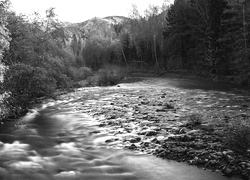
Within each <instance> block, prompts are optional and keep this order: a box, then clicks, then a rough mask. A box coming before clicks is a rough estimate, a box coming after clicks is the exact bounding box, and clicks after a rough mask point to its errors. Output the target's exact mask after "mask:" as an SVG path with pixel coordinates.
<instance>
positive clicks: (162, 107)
mask: <svg viewBox="0 0 250 180" xmlns="http://www.w3.org/2000/svg"><path fill="white" fill-rule="evenodd" d="M209 83H210V84H209ZM209 83H208V82H204V81H200V80H190V79H176V78H145V79H144V80H143V81H140V82H135V83H123V84H119V85H116V86H112V87H89V88H78V89H75V91H74V92H71V93H68V94H64V95H60V96H58V98H57V100H48V101H47V102H44V103H42V104H37V105H34V106H33V107H32V108H31V109H30V111H29V113H28V114H27V115H26V116H24V117H22V118H20V120H17V121H16V122H6V123H5V124H1V126H0V162H1V163H0V177H1V179H6V180H9V179H11V180H12V179H13V180H14V179H15V180H16V179H19V180H20V179H23V180H29V179H41V180H42V179H67V180H68V179H84V180H85V179H86V180H99V179H100V180H105V179H107V180H129V179H133V180H136V179H138V180H144V179H146V180H163V179H166V180H174V179H175V180H183V179H185V180H189V179H190V180H191V179H192V180H193V179H195V180H226V179H233V180H234V179H237V178H234V177H233V178H227V177H224V176H222V175H221V172H219V171H216V170H215V171H216V172H212V171H211V170H204V169H202V168H197V167H196V166H190V165H188V164H187V163H186V162H185V163H180V162H176V161H171V160H168V159H170V158H166V157H164V156H162V157H161V158H159V157H156V156H159V153H157V150H159V149H162V148H163V146H164V143H166V142H168V140H169V139H171V138H172V139H174V138H173V137H176V136H177V134H178V133H176V131H177V130H178V131H179V130H180V127H182V126H181V125H182V124H183V122H182V121H180V119H181V117H183V116H185V115H186V114H188V113H197V112H199V113H203V112H206V116H205V117H206V120H207V121H220V120H221V119H222V118H223V117H222V116H224V115H223V114H222V113H221V112H225V113H226V114H227V116H230V115H231V116H232V117H233V116H235V114H237V113H238V114H241V115H242V114H244V117H248V115H250V101H249V100H250V94H249V91H248V90H245V89H241V88H238V87H234V86H232V85H228V84H227V85H223V84H221V83H217V84H216V83H213V82H209ZM206 123H207V122H206ZM182 128H183V127H182ZM190 131H193V130H191V129H188V128H186V129H185V132H183V133H182V134H184V135H186V134H187V133H189V132H190ZM179 135H180V134H178V136H179ZM170 137H171V138H170ZM178 141H179V140H178ZM175 160H179V159H175Z"/></svg>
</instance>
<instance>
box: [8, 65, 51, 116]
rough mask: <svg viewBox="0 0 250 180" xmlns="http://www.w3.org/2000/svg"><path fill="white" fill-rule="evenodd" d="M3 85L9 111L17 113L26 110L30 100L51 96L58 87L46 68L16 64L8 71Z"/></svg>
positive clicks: (13, 113)
mask: <svg viewBox="0 0 250 180" xmlns="http://www.w3.org/2000/svg"><path fill="white" fill-rule="evenodd" d="M3 86H4V91H5V92H6V93H7V94H8V96H6V98H5V99H4V104H5V106H6V107H8V111H9V113H10V114H12V115H15V114H20V113H21V112H22V111H23V110H25V109H26V108H27V107H28V104H29V102H30V101H32V100H34V99H36V98H38V97H42V96H51V93H52V92H53V91H54V90H55V89H56V80H55V79H54V78H52V77H51V76H50V75H49V73H48V72H47V71H46V69H43V68H33V67H31V66H29V65H25V64H15V65H12V66H10V67H9V69H8V70H7V71H6V74H5V76H4V83H3Z"/></svg>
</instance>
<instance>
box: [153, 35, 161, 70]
mask: <svg viewBox="0 0 250 180" xmlns="http://www.w3.org/2000/svg"><path fill="white" fill-rule="evenodd" d="M153 38H154V54H155V64H156V67H157V69H158V70H159V69H160V67H159V63H158V58H157V51H156V42H155V40H156V35H155V34H154V37H153Z"/></svg>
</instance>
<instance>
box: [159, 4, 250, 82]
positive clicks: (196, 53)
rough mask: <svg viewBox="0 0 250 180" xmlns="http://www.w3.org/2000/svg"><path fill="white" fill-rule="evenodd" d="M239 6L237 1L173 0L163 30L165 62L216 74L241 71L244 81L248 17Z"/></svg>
mask: <svg viewBox="0 0 250 180" xmlns="http://www.w3.org/2000/svg"><path fill="white" fill-rule="evenodd" d="M243 8H244V5H243V4H242V2H239V1H226V0H175V2H174V4H173V5H171V6H170V8H169V10H168V13H167V17H166V19H167V22H166V23H167V26H166V27H165V31H164V37H165V38H166V40H167V46H168V47H169V48H168V49H169V50H170V52H169V56H168V62H170V63H173V64H175V61H179V63H180V67H181V68H184V69H190V70H192V71H204V72H209V73H211V74H214V75H217V76H221V75H223V76H227V75H231V76H233V75H235V76H237V75H241V76H242V79H241V80H242V81H246V80H247V75H248V72H249V67H250V60H249V45H248V44H249V40H250V39H249V27H250V26H249V23H247V22H250V21H249V20H250V19H249V11H248V10H247V8H246V10H247V11H245V12H244V11H243V10H244V9H243ZM243 13H244V14H243ZM244 19H245V20H244ZM244 23H246V24H245V27H244ZM244 28H245V29H244ZM245 42H246V43H245Z"/></svg>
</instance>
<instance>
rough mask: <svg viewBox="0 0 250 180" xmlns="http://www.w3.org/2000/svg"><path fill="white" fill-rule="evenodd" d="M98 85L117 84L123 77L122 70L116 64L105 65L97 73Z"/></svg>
mask: <svg viewBox="0 0 250 180" xmlns="http://www.w3.org/2000/svg"><path fill="white" fill-rule="evenodd" d="M97 77H98V85H99V86H108V85H115V84H118V83H119V82H120V81H121V80H122V78H123V77H124V72H123V71H122V69H121V68H119V67H117V66H106V67H105V68H103V69H100V70H99V71H98V73H97Z"/></svg>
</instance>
